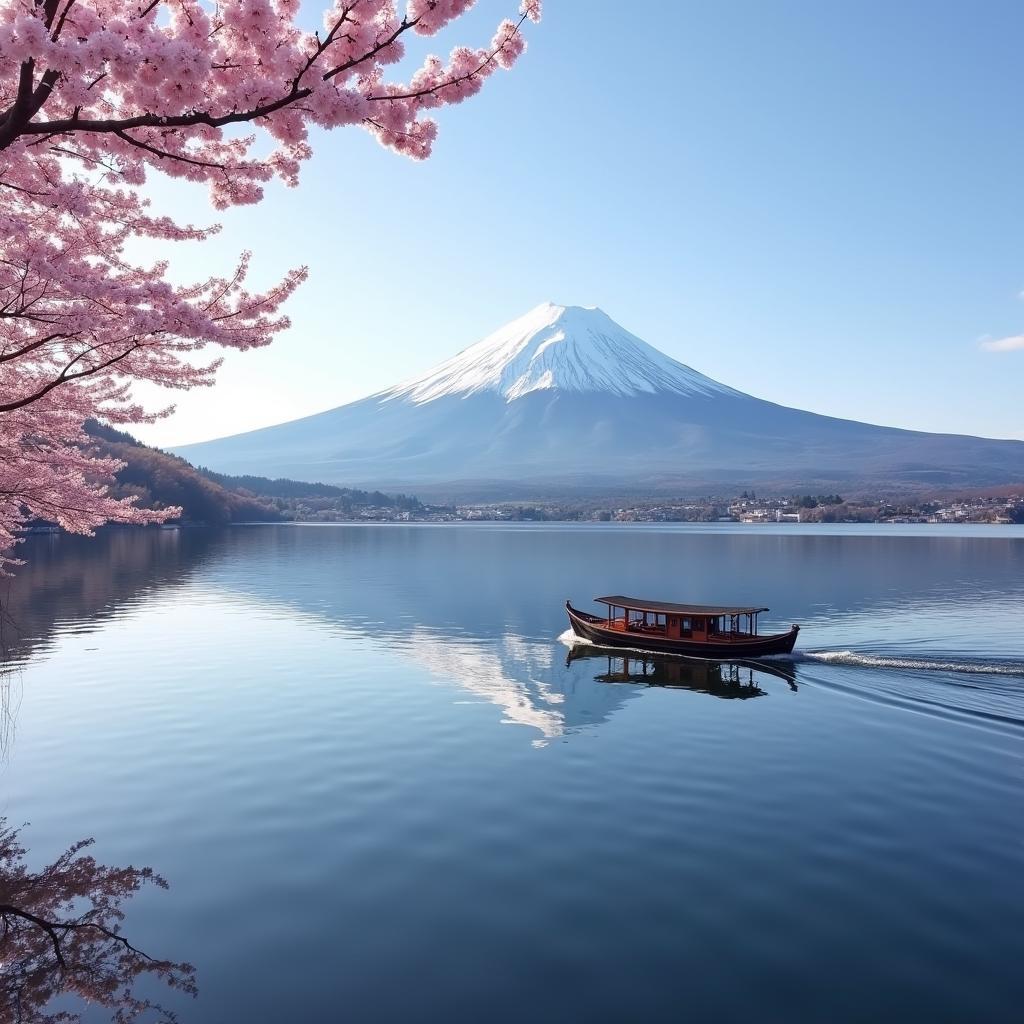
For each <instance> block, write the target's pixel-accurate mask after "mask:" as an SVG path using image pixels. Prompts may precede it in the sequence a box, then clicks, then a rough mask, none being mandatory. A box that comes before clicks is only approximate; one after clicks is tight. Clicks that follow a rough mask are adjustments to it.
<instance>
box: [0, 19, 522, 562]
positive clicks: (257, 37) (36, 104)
mask: <svg viewBox="0 0 1024 1024" xmlns="http://www.w3.org/2000/svg"><path fill="white" fill-rule="evenodd" d="M473 2H474V0H408V3H407V4H406V5H405V6H404V9H403V10H399V7H398V5H397V4H396V0H334V2H333V3H332V5H331V6H330V7H329V8H328V9H327V10H326V11H325V12H324V13H323V17H322V27H321V28H319V29H318V30H316V31H313V30H310V29H309V28H304V27H300V25H299V17H300V5H299V2H298V0H224V2H222V3H219V4H216V5H209V4H205V3H203V2H202V0H174V2H170V0H152V2H148V3H140V4H123V3H119V2H115V0H0V246H2V258H0V572H3V571H4V566H5V565H10V564H11V563H12V562H13V561H14V559H13V555H12V551H11V548H12V545H13V544H14V543H15V542H16V541H17V539H18V534H19V532H20V531H21V530H23V528H24V527H25V525H26V524H27V523H29V522H30V521H31V520H33V519H45V520H48V521H51V522H56V523H59V524H60V525H61V526H63V527H64V528H65V529H67V530H71V531H75V532H79V533H89V532H90V531H92V530H94V529H95V528H96V527H97V526H100V525H101V524H103V523H106V522H112V521H113V522H127V523H145V522H159V521H161V520H164V519H167V518H169V517H172V516H174V515H175V514H176V513H177V510H175V509H164V510H140V509H137V508H135V507H134V506H133V505H132V504H131V502H130V501H119V500H115V499H113V498H111V497H110V496H109V495H108V494H107V492H106V489H105V483H106V482H107V481H109V479H110V476H111V474H112V473H113V472H114V471H115V470H116V469H117V466H116V464H115V463H113V462H111V461H109V460H104V459H99V458H96V457H95V455H94V454H92V452H91V450H90V447H89V440H88V437H87V436H86V435H85V434H84V432H83V424H84V423H85V421H86V420H87V419H89V418H91V417H95V418H101V419H104V420H106V421H108V422H111V423H117V424H126V423H132V422H141V421H148V420H152V419H154V418H155V417H158V416H160V415H163V414H165V413H166V412H167V411H168V410H157V411H153V410H145V409H142V408H141V407H140V406H139V405H138V404H137V403H136V402H135V401H134V400H133V398H132V391H131V387H132V384H133V382H136V381H150V382H153V383H155V384H158V385H160V386H163V387H166V388H171V389H185V388H191V387H198V386H205V385H210V384H212V383H213V381H214V379H215V374H216V370H217V366H218V361H217V360H216V359H211V358H208V357H207V358H204V357H203V355H202V353H203V352H204V351H206V350H208V349H209V348H210V347H211V346H214V347H218V346H219V347H220V348H225V349H239V350H245V349H250V348H257V347H260V346H263V345H267V344H269V343H270V342H271V341H272V340H273V338H274V337H275V336H276V335H277V334H279V333H280V332H281V331H282V330H283V329H284V328H285V327H287V325H288V320H287V317H286V316H285V315H284V314H283V312H282V306H283V304H284V302H285V300H286V299H288V297H289V296H290V295H291V294H292V293H293V292H294V291H295V289H296V288H297V287H298V286H299V285H300V284H301V283H302V280H303V279H304V277H305V275H306V271H305V269H304V268H302V267H299V268H296V269H295V270H293V271H292V272H291V273H289V274H288V275H287V276H286V277H285V278H284V280H282V281H281V282H279V284H277V285H276V286H275V287H273V288H271V289H269V290H268V291H266V292H254V291H251V290H250V289H248V288H247V287H246V277H247V272H248V268H249V259H250V258H249V256H248V254H246V255H243V257H242V258H241V259H240V260H239V262H238V264H237V266H236V267H235V268H234V270H233V271H232V272H231V273H230V274H227V275H224V276H223V277H214V278H210V279H208V280H205V281H197V282H195V283H193V284H191V285H187V286H181V285H172V284H171V283H170V281H169V280H168V277H167V270H168V266H167V264H166V263H163V262H161V263H158V264H156V265H152V266H144V265H138V264H135V263H133V262H132V261H131V260H130V259H129V258H128V256H127V255H126V253H127V251H128V245H129V243H130V242H132V241H133V240H137V239H150V240H157V241H161V242H168V243H169V242H173V241H175V240H181V239H193V240H200V241H201V240H202V239H204V238H207V237H209V235H210V234H211V233H212V232H213V231H215V230H216V228H209V227H195V226H192V225H186V224H179V223H176V222H174V221H173V220H171V219H169V218H167V217H161V216H158V215H156V214H155V213H154V212H153V211H152V210H151V209H150V207H149V205H148V203H147V201H146V200H145V199H144V198H143V197H142V195H141V194H140V191H139V189H140V186H143V185H144V184H145V183H146V179H147V175H148V174H150V173H151V172H153V171H158V172H161V173H163V174H166V175H169V176H172V177H176V178H182V179H185V180H187V181H191V182H196V183H202V184H205V185H206V186H207V188H208V190H209V195H210V199H211V202H212V204H213V206H214V207H216V208H220V209H223V208H226V207H229V206H237V205H242V204H249V203H257V202H259V201H260V199H262V197H263V188H264V186H265V184H266V182H268V181H270V180H272V179H274V178H277V179H279V180H281V181H283V182H284V183H286V184H287V185H290V186H294V185H296V184H297V183H298V181H299V174H300V170H301V166H302V164H303V162H304V161H306V160H308V159H309V157H310V154H311V148H310V145H309V141H308V135H309V126H310V124H315V125H317V126H319V127H322V128H328V129H330V128H338V127H344V126H348V125H355V124H359V125H361V126H362V127H363V128H364V129H366V130H368V131H370V132H371V133H372V134H373V135H374V136H376V138H377V139H378V140H379V141H380V142H381V143H382V144H383V145H385V146H387V147H389V148H390V149H393V150H394V151H396V152H398V153H403V154H405V155H407V156H410V157H414V158H416V159H423V158H425V157H427V156H429V155H430V151H431V148H432V146H433V144H434V141H435V139H436V137H437V125H436V123H435V122H434V121H433V120H432V119H431V118H430V117H428V116H427V114H428V112H429V111H431V110H433V109H435V108H437V107H441V106H445V105H448V104H453V103H460V102H462V101H463V100H464V99H466V98H467V97H469V96H472V95H474V94H475V93H476V92H478V91H479V90H480V88H481V86H482V84H483V82H484V80H485V79H487V78H488V77H489V76H490V75H492V74H493V73H495V71H497V70H498V69H503V68H510V67H511V66H512V65H513V64H514V63H515V61H516V60H517V58H518V57H519V56H520V55H521V54H522V52H523V50H524V49H525V40H524V38H523V35H522V28H523V25H524V22H525V21H527V20H529V21H534V22H535V21H538V20H539V19H540V0H523V2H522V3H521V4H520V5H519V15H518V19H517V20H514V21H513V20H506V21H503V22H502V23H501V24H500V25H499V26H498V30H497V32H496V34H495V35H494V37H493V39H492V40H491V42H490V43H489V44H488V45H486V46H483V47H469V46H457V47H455V48H454V49H453V50H452V51H451V53H450V55H449V58H448V60H447V61H443V60H441V59H439V58H437V57H428V58H427V59H426V60H425V61H424V62H423V64H422V65H421V66H420V67H419V69H417V70H415V71H414V72H413V73H412V74H411V76H410V77H409V80H408V81H407V82H401V81H394V80H392V79H391V78H390V77H389V76H388V74H387V68H388V67H389V66H391V65H394V64H395V63H397V62H398V61H400V60H401V59H402V57H403V54H404V47H403V37H404V36H406V35H407V34H408V33H410V32H414V33H417V34H419V35H422V36H431V35H434V34H435V33H437V32H439V31H440V30H441V29H442V28H444V27H445V26H447V25H449V24H450V23H451V22H453V21H455V20H457V19H458V18H459V17H461V16H462V15H464V14H465V13H466V12H467V11H468V10H469V9H470V8H471V7H472V6H473ZM510 3H511V0H510ZM240 126H248V129H247V131H245V132H243V131H242V130H240Z"/></svg>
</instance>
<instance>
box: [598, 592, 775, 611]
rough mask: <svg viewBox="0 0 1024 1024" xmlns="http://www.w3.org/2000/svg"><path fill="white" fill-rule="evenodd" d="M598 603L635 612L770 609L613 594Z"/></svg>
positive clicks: (599, 598)
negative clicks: (678, 602)
mask: <svg viewBox="0 0 1024 1024" xmlns="http://www.w3.org/2000/svg"><path fill="white" fill-rule="evenodd" d="M594 600H595V601H596V602H597V603H598V604H607V605H611V606H612V607H614V608H628V609H629V610H630V611H634V612H658V613H661V614H664V615H757V614H758V613H759V612H766V611H768V609H767V608H754V607H742V608H741V607H737V608H732V607H729V606H727V605H716V604H673V603H672V602H671V601H651V600H648V599H647V598H644V597H623V596H622V595H621V594H613V595H612V596H610V597H595V598H594Z"/></svg>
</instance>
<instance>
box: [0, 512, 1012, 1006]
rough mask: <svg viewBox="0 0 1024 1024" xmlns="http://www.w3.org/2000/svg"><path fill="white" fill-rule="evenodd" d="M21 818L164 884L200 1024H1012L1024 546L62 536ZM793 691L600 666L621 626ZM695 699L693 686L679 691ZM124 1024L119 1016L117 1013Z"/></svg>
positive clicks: (730, 673) (23, 756)
mask: <svg viewBox="0 0 1024 1024" xmlns="http://www.w3.org/2000/svg"><path fill="white" fill-rule="evenodd" d="M19 555H21V556H22V557H24V558H26V559H27V560H28V562H27V564H26V565H25V566H24V567H23V568H21V569H19V570H18V575H17V577H16V579H14V580H13V581H7V582H4V583H3V584H2V586H0V594H2V595H3V603H4V604H5V605H6V607H7V609H8V612H9V616H10V618H11V620H13V622H9V623H7V624H6V625H5V640H6V643H7V648H8V661H7V668H6V673H5V674H4V676H3V680H4V684H3V685H4V714H5V728H4V730H3V751H4V760H3V764H2V768H0V797H2V804H0V814H3V815H5V816H6V817H7V818H8V820H9V821H10V822H11V823H12V824H20V823H21V822H30V823H31V824H30V825H29V826H28V827H27V829H26V830H25V832H24V833H23V838H24V841H25V843H26V845H27V846H28V847H29V849H30V851H31V858H32V861H33V863H34V864H41V863H42V862H43V860H44V859H46V858H49V857H53V856H54V855H56V854H57V853H58V852H60V850H62V849H63V848H65V847H66V846H67V845H68V844H69V843H70V842H72V841H74V840H76V839H79V838H81V837H83V836H95V837H96V841H97V843H96V854H97V856H98V857H99V858H100V859H102V860H103V861H105V862H107V863H115V864H128V863H134V864H137V865H142V864H147V865H151V866H152V867H154V868H155V869H156V870H158V871H159V872H160V873H161V874H163V875H164V876H165V877H166V878H167V879H168V881H169V882H170V886H171V888H170V891H169V892H165V891H162V890H159V889H152V890H144V891H143V892H142V893H141V894H140V895H139V897H137V898H136V899H135V900H134V901H133V902H132V903H130V904H129V905H128V917H127V920H126V923H125V932H126V934H128V935H129V936H130V938H131V939H132V940H133V941H134V942H135V943H136V944H137V945H139V946H141V947H142V948H144V949H146V950H147V952H150V953H153V954H155V955H160V956H166V957H170V958H173V959H182V960H190V961H191V962H192V963H194V964H195V965H196V968H197V972H198V982H199V988H200V993H199V997H198V999H197V1000H195V1001H193V1000H192V999H190V998H187V997H183V996H179V995H176V994H174V993H160V992H157V993H156V994H157V995H158V996H159V997H160V999H161V1001H162V1002H163V1003H164V1004H165V1005H166V1006H169V1007H173V1008H174V1009H176V1010H177V1011H178V1013H179V1015H180V1017H181V1020H182V1021H183V1022H197V1024H214V1022H217V1024H220V1022H225V1021H235V1020H237V1021H245V1022H246V1024H260V1022H268V1024H269V1022H282V1021H303V1022H307V1021H309V1022H318V1021H335V1020H351V1021H373V1022H376V1021H381V1022H392V1021H394V1022H398V1021H402V1022H408V1021H424V1022H433V1021H438V1022H441V1021H445V1022H447V1021H452V1020H472V1019H479V1020H487V1021H498V1022H504V1021H510V1022H511V1021H530V1022H547V1021H567V1020H581V1021H639V1020H643V1021H679V1020H682V1019H692V1020H710V1019H713V1020H716V1021H749V1020H753V1019H756V1020H758V1021H762V1022H764V1021H780V1022H781V1021H787V1022H790V1021H794V1020H829V1021H850V1022H854V1021H857V1022H860V1021H865V1020H871V1019H875V1020H878V1019H890V1020H893V1019H900V1020H927V1021H929V1022H936V1021H950V1022H953V1021H956V1022H963V1021H982V1020H984V1021H1017V1020H1019V1019H1020V1014H1021V1006H1022V1005H1024V971H1022V970H1021V969H1020V962H1021V956H1022V955H1024V842H1022V840H1024V797H1022V793H1024V529H1020V528H1016V527H976V528H955V527H949V528H947V527H919V528H915V527H799V526H779V527H740V526H732V525H717V524H716V525H709V526H698V525H692V526H690V525H681V526H664V527H661V526H649V527H648V526H635V525H627V524H622V525H616V524H601V525H598V524H594V525H535V526H527V525H523V526H519V525H497V524H494V525H484V524H481V525H462V526H408V527H405V526H395V525H382V526H372V525H367V526H362V525H353V526H323V527H317V526H299V527H296V526H267V527H244V528H234V529H229V530H220V531H218V530H198V529H197V530H179V531H174V530H138V531H127V530H125V531H111V532H108V533H105V534H103V535H101V536H100V537H98V538H96V539H95V540H87V539H80V538H70V537H63V536H38V537H32V538H30V539H29V541H28V542H27V543H26V544H24V545H22V548H21V550H20V551H19ZM605 593H627V594H633V593H635V594H639V595H641V596H652V597H656V598H662V599H674V600H678V601H693V602H701V603H717V602H721V603H727V604H736V603H739V604H746V603H748V602H751V603H757V604H761V603H763V604H765V605H769V606H771V612H770V613H769V614H767V615H765V616H763V617H762V631H763V632H767V631H769V630H772V629H773V627H778V628H785V627H788V625H789V624H790V623H791V622H799V623H801V625H802V631H801V633H800V639H799V642H798V648H797V651H796V653H795V655H794V657H793V658H792V659H775V660H772V661H770V662H766V663H764V664H756V663H746V664H743V665H737V666H725V667H716V666H711V665H708V664H706V663H704V664H702V663H693V662H676V663H673V662H671V661H669V662H665V661H660V662H659V661H644V660H643V659H639V658H636V657H630V658H628V659H626V658H624V657H621V656H620V657H617V658H609V657H607V656H605V655H604V654H598V653H596V652H595V651H593V650H592V649H591V650H590V651H587V650H586V649H579V648H573V649H572V654H573V656H572V657H571V658H569V657H568V655H569V654H570V647H569V646H568V645H567V643H566V638H565V637H564V636H563V634H564V633H565V631H566V626H567V623H566V620H565V614H564V609H563V606H564V602H565V600H566V598H572V600H573V602H574V603H575V604H578V605H579V606H581V607H583V608H588V609H589V608H592V607H593V606H592V605H591V603H590V599H591V598H592V597H593V596H594V595H596V594H605ZM661 684H667V685H661ZM85 1019H86V1020H89V1021H100V1020H106V1019H109V1015H107V1016H105V1015H103V1014H93V1015H92V1016H90V1015H88V1014H87V1015H86V1018H85Z"/></svg>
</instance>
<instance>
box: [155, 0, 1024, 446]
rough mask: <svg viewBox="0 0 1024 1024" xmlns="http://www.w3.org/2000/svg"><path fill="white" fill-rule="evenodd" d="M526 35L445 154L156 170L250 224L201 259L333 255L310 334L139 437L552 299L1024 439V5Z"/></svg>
mask: <svg viewBox="0 0 1024 1024" xmlns="http://www.w3.org/2000/svg"><path fill="white" fill-rule="evenodd" d="M516 6H517V0H479V3H478V7H477V9H476V10H475V11H474V12H473V14H472V16H471V17H470V18H468V19H465V20H463V21H462V22H460V23H458V24H456V25H455V26H453V27H452V29H450V30H449V31H448V32H447V33H446V34H445V35H444V36H443V37H440V38H439V39H435V40H432V41H430V42H431V45H430V47H429V49H432V50H440V51H441V52H443V53H446V52H447V49H448V48H449V47H450V46H451V45H453V44H455V43H457V42H470V43H474V44H477V43H482V42H485V41H486V40H488V39H489V38H490V35H491V33H492V32H493V29H494V25H495V24H496V23H497V21H498V20H499V19H500V17H502V16H504V15H506V14H508V13H509V12H510V11H512V10H513V9H514V8H515V7H516ZM306 7H307V8H309V9H310V15H311V24H313V23H314V21H316V20H318V14H317V11H316V10H314V9H313V7H312V5H310V4H309V3H307V5H306ZM623 11H629V12H631V13H630V14H629V15H627V14H624V13H623ZM528 36H529V45H530V48H529V51H528V52H527V54H526V55H525V56H524V57H523V59H522V60H521V62H520V63H519V65H518V66H517V67H516V68H515V69H514V70H513V71H512V72H511V73H508V74H499V75H497V76H496V77H494V78H492V79H491V80H490V81H489V82H488V83H487V85H486V86H485V88H484V90H483V92H482V93H481V94H480V95H478V96H476V97H474V98H473V99H471V100H470V101H468V102H466V103H465V104H462V105H461V106H458V107H454V108H450V109H447V110H444V111H442V112H441V117H440V118H439V120H440V121H441V133H440V138H439V139H438V142H437V145H436V148H435V153H434V156H433V157H432V158H431V159H430V160H429V161H427V162H426V163H413V162H411V161H408V160H406V159H404V158H402V157H399V156H397V155H395V154H392V153H390V152H388V151H385V150H384V149H382V148H380V147H379V146H378V145H377V144H376V143H374V142H373V141H372V140H371V139H370V138H369V136H367V135H365V134H364V133H363V132H361V131H360V130H359V129H346V130H343V131H339V132H334V133H332V134H330V135H320V136H317V137H316V139H315V140H314V145H315V149H316V155H315V157H314V158H313V160H312V161H311V162H310V163H309V164H307V165H306V167H305V170H304V173H303V179H302V183H301V185H300V186H299V188H298V189H297V190H290V189H285V188H282V187H279V186H276V185H275V186H274V187H272V188H271V189H270V190H269V192H268V195H267V198H266V200H265V202H264V203H263V204H262V205H261V206H258V207H254V208H245V209H241V210H233V211H229V212H228V213H227V214H226V215H220V214H215V213H214V212H213V211H212V210H210V209H209V207H208V205H207V201H206V196H205V192H204V191H202V190H201V189H199V188H197V187H194V186H188V185H178V184H175V185H173V186H171V185H167V184H163V183H161V184H160V185H158V186H157V187H155V188H154V194H155V196H156V201H157V203H158V205H159V206H161V207H162V208H164V209H167V210H168V211H169V212H173V213H175V214H177V215H180V216H181V217H183V218H185V219H191V220H194V221H203V222H208V221H214V220H220V221H221V222H222V223H223V225H224V230H223V233H222V234H221V235H220V236H219V237H218V238H217V240H216V241H215V242H213V243H204V244H203V245H202V246H196V245H191V244H190V245H177V246H173V247H172V248H171V251H170V252H169V253H165V255H169V256H170V258H171V259H172V262H173V263H174V265H175V267H176V271H177V274H178V276H180V277H181V278H183V279H185V278H188V277H189V276H190V275H194V274H197V273H207V272H214V271H224V270H225V269H227V268H228V267H230V266H231V265H232V264H233V260H234V259H235V256H236V255H237V253H238V252H239V251H240V250H242V249H246V248H248V249H252V250H253V251H254V253H255V259H254V267H255V276H256V278H257V283H266V282H269V281H271V280H273V279H274V278H275V277H276V276H279V275H280V274H281V272H282V271H283V270H284V269H286V268H287V267H289V266H293V265H297V264H302V263H305V264H308V265H309V266H310V270H311V275H310V280H309V281H308V282H307V283H306V285H305V286H304V287H303V288H302V289H301V290H300V292H299V294H298V295H297V296H296V297H295V298H294V299H293V300H292V302H291V304H290V307H289V313H290V315H291V317H292V320H293V326H292V328H291V330H290V331H289V332H288V333H287V334H285V335H282V336H281V337H280V338H279V340H278V341H277V342H275V344H274V345H273V346H271V347H270V348H268V349H265V350H262V351H259V352H252V353H246V354H232V356H231V357H229V359H228V360H227V363H226V365H225V367H224V370H223V371H222V374H221V377H220V380H219V383H218V384H217V386H216V387H215V388H213V389H212V390H203V391H198V392H192V393H188V394H184V395H180V396H179V395H175V396H173V397H175V398H177V401H178V407H179V411H178V412H177V414H176V415H175V416H173V417H172V418H170V419H167V420H164V421H161V422H160V423H158V424H156V425H155V426H151V427H146V428H140V429H139V430H138V431H137V433H138V434H139V436H140V437H142V438H143V439H144V440H147V441H150V442H153V443H156V444H161V445H166V446H169V445H173V444H180V443H185V442H189V441H198V440H205V439H208V438H211V437H217V436H221V435H224V434H228V433H237V432H239V431H241V430H246V429H251V428H253V427H257V426H263V425H268V424H272V423H278V422H282V421H284V420H287V419H293V418H295V417H297V416H300V415H304V414H306V413H311V412H317V411H320V410H322V409H327V408H331V407H333V406H336V405H341V404H343V403H345V402H348V401H351V400H353V399H356V398H360V397H363V396H364V395H367V394H369V393H371V392H373V391H376V390H379V389H381V388H384V387H387V386H389V385H391V384H393V383H395V382H396V381H397V380H399V379H401V378H404V377H408V376H411V375H413V374H416V373H418V372H420V371H422V370H424V369H426V368H427V367H428V366H430V365H431V364H433V363H435V362H437V361H439V360H441V359H444V358H446V357H448V356H450V355H452V354H454V353H455V352H456V351H457V350H459V349H461V348H464V347H465V346H467V345H469V344H471V343H472V342H474V341H476V340H478V339H479V338H480V337H482V336H483V335H484V334H486V333H488V332H490V331H491V330H493V329H494V328H496V327H499V326H500V325H502V324H503V323H505V322H507V321H508V320H510V319H512V318H513V317H515V316H517V315H519V314H521V313H523V312H525V311H526V310H528V309H530V308H531V307H533V306H535V305H537V304H538V303H539V302H542V301H545V300H551V301H554V302H557V303H564V304H578V305H598V306H600V307H601V308H602V309H604V310H605V311H606V312H607V313H608V314H609V315H610V316H612V317H613V318H614V319H615V320H617V321H618V322H619V323H620V324H622V326H624V327H626V328H627V329H628V330H630V331H632V332H633V333H634V334H638V335H639V336H640V337H642V338H644V339H645V340H646V341H648V342H650V343H651V344H653V345H655V346H657V347H658V348H660V349H662V350H663V351H665V352H667V353H668V354H669V355H671V356H673V357H675V358H676V359H679V360H681V361H683V362H685V363H688V364H690V365H692V366H693V367H694V368H696V369H698V370H700V371H701V372H703V373H706V374H708V375H710V376H712V377H714V378H717V379H719V380H721V381H723V382H725V383H727V384H729V385H731V386H732V387H735V388H739V389H740V390H743V391H747V392H750V393H751V394H754V395H757V396H759V397H762V398H767V399H770V400H772V401H776V402H781V403H783V404H786V405H792V406H797V407H800V408H805V409H811V410H813V411H815V412H822V413H828V414H830V415H835V416H844V417H849V418H854V419H860V420H866V421H869V422H876V423H886V424H892V425H895V426H902V427H913V428H919V429H924V430H936V431H952V432H958V433H974V434H983V435H989V436H993V437H1017V438H1024V401H1022V399H1021V383H1022V381H1024V342H1021V347H1018V348H1014V347H1013V346H1012V345H1011V344H1009V343H1008V344H1005V345H1003V346H995V348H996V349H999V348H1002V349H1004V350H1001V351H999V350H992V349H986V348H985V347H984V343H985V341H986V340H988V341H989V342H990V343H991V342H993V341H997V340H1000V339H1005V338H1013V337H1017V336H1020V335H1022V334H1024V235H1022V230H1021V229H1022V226H1024V123H1022V119H1021V114H1020V111H1021V98H1022V90H1021V70H1020V69H1021V40H1022V39H1024V4H1021V3H1020V2H1019V0H1006V2H1003V0H985V2H983V3H979V4H963V3H956V2H953V0H938V2H936V0H928V2H925V0H901V2H900V3H898V4H894V3H892V2H891V0H886V2H878V0H868V2H861V3H857V4H821V3H820V2H811V0H806V2H804V0H801V2H795V0H772V2H770V3H765V2H760V0H730V2H723V3H712V2H709V0H705V2H701V3H689V2H681V0H680V2H675V0H643V2H637V3H635V4H628V5H624V4H622V3H621V2H618V3H614V2H612V0H547V2H546V5H545V16H544V21H543V22H542V24H540V25H539V26H529V33H528ZM425 49H426V47H424V48H423V50H425ZM423 50H420V51H418V52H417V53H416V54H410V57H419V56H421V55H422V52H423Z"/></svg>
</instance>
